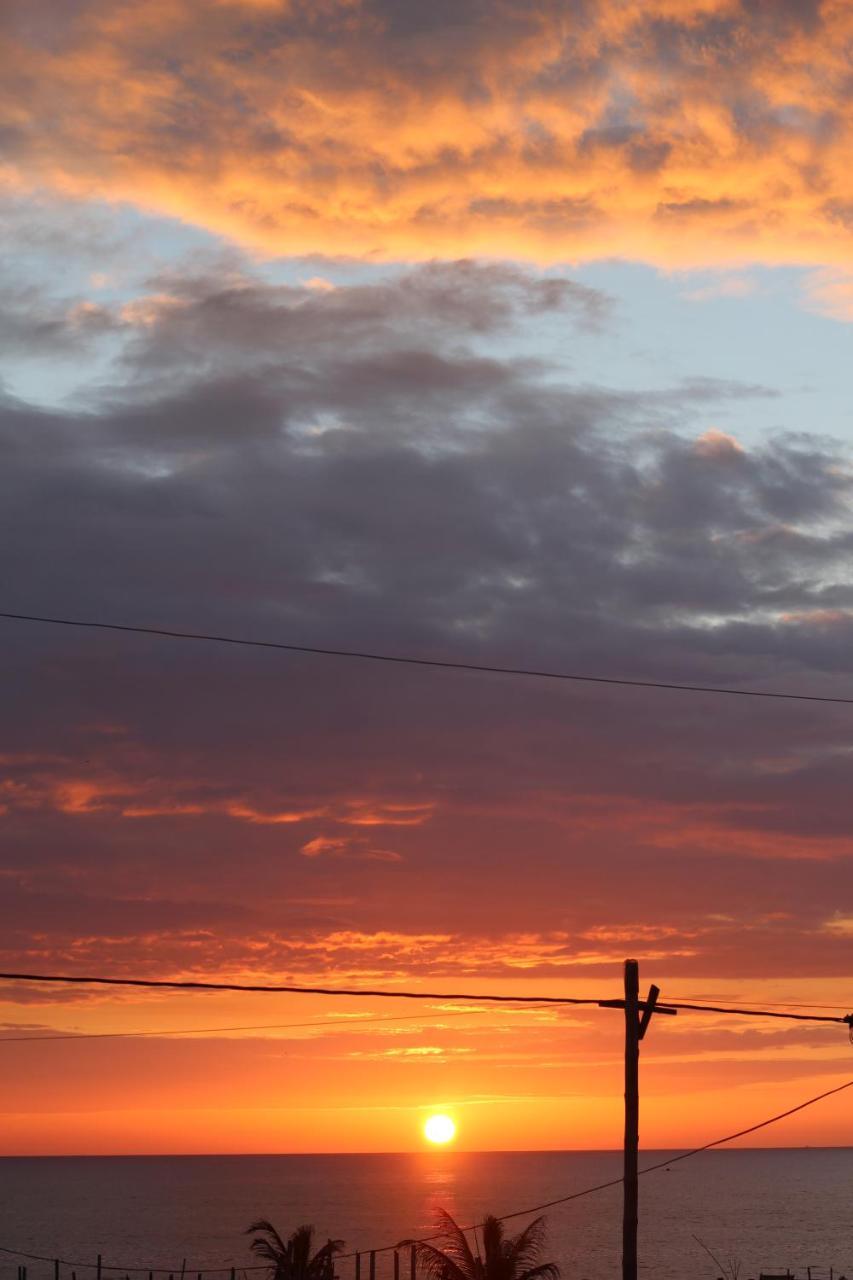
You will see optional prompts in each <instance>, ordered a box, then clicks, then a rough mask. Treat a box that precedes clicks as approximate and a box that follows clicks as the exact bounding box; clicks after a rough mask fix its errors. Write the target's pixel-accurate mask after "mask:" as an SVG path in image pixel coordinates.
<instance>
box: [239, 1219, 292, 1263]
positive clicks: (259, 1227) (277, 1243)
mask: <svg viewBox="0 0 853 1280" xmlns="http://www.w3.org/2000/svg"><path fill="white" fill-rule="evenodd" d="M257 1231H262V1232H263V1233H264V1234H265V1235H268V1236H269V1237H270V1240H271V1241H272V1243H270V1242H269V1241H266V1240H253V1241H252V1244H251V1249H252V1251H253V1252H254V1253H258V1254H260V1253H261V1250H260V1249H258V1248H256V1245H259V1244H262V1245H266V1247H267V1248H268V1249H269V1250H270V1251H271V1252H272V1251H273V1250H274V1251H275V1252H276V1253H278V1254H282V1255H283V1254H286V1253H287V1245H286V1244H285V1243H284V1241H283V1240H282V1238H281V1236H280V1235H279V1234H278V1232H277V1231H276V1229H275V1227H274V1226H273V1224H272V1223H271V1222H268V1221H267V1219H266V1218H258V1220H257V1222H253V1223H252V1225H251V1226H249V1227H247V1228H246V1231H245V1234H246V1235H247V1236H250V1235H252V1234H253V1233H254V1232H257ZM262 1256H264V1257H267V1256H271V1254H270V1255H267V1254H263V1255H262Z"/></svg>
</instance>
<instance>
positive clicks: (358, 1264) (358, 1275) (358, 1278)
mask: <svg viewBox="0 0 853 1280" xmlns="http://www.w3.org/2000/svg"><path fill="white" fill-rule="evenodd" d="M355 1280H361V1254H360V1253H357V1254H356V1255H355Z"/></svg>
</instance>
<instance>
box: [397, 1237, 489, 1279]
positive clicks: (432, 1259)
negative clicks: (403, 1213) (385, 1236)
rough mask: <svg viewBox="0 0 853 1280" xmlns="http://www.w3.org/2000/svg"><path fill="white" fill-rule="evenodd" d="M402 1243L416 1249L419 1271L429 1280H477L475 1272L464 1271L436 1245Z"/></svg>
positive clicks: (412, 1242) (420, 1242)
mask: <svg viewBox="0 0 853 1280" xmlns="http://www.w3.org/2000/svg"><path fill="white" fill-rule="evenodd" d="M402 1243H403V1244H411V1245H412V1246H413V1247H414V1250H415V1260H416V1262H417V1265H418V1270H419V1271H420V1272H421V1274H422V1275H425V1276H427V1277H428V1280H475V1273H474V1272H473V1271H465V1270H463V1268H462V1267H460V1265H459V1263H458V1262H457V1261H456V1260H455V1259H454V1258H453V1257H451V1255H450V1254H449V1253H445V1252H444V1250H442V1249H437V1248H436V1247H435V1245H432V1244H426V1243H425V1242H424V1241H422V1240H411V1241H407V1240H404V1241H403V1242H402Z"/></svg>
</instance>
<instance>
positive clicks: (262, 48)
mask: <svg viewBox="0 0 853 1280" xmlns="http://www.w3.org/2000/svg"><path fill="white" fill-rule="evenodd" d="M0 21H1V22H2V35H0V39H2V46H0V48H2V56H3V64H4V67H5V68H6V69H7V70H6V74H5V75H4V79H3V86H2V90H0V93H1V94H2V98H0V110H2V112H3V140H4V151H5V156H6V159H5V169H4V176H5V180H6V182H7V183H8V184H9V186H10V187H11V188H12V189H15V188H18V189H20V188H29V187H32V186H33V185H39V184H40V185H43V186H45V187H47V188H48V189H51V190H53V191H55V192H58V193H60V194H62V195H68V196H75V195H76V196H83V197H87V196H90V195H93V194H94V195H97V196H98V197H99V198H104V197H106V198H108V199H112V200H119V201H130V202H132V203H133V204H135V205H138V206H141V207H143V208H146V209H150V210H157V211H159V212H164V213H168V214H172V215H176V216H178V217H181V218H184V219H187V220H189V221H190V222H193V223H198V224H200V225H202V226H204V227H207V228H210V229H212V230H214V231H216V232H218V233H223V234H225V235H227V236H231V237H234V238H235V239H237V240H239V241H241V242H242V243H244V244H246V245H251V246H254V247H255V248H257V249H259V250H261V251H263V252H267V253H272V254H294V253H313V252H320V253H326V254H344V255H347V254H355V255H365V254H366V255H374V256H378V257H380V258H386V259H389V258H390V259H393V258H413V257H414V258H423V257H431V256H433V255H436V254H437V255H439V256H446V257H447V256H451V257H452V256H459V255H469V254H477V253H487V254H489V255H503V256H511V257H514V258H532V259H537V260H540V261H545V260H551V261H552V260H579V259H584V258H590V257H602V256H604V257H619V256H627V257H631V258H643V259H646V260H648V261H652V262H656V263H661V264H664V265H695V264H697V263H699V264H706V263H724V262H725V263H727V262H733V261H739V260H760V261H764V262H769V263H776V262H806V263H819V264H828V265H835V266H838V265H842V266H843V265H849V263H850V259H851V245H852V244H853V241H851V226H853V186H852V185H851V182H853V180H852V179H851V177H850V165H849V152H850V146H851V130H853V123H851V111H850V82H849V63H848V53H849V48H850V41H851V37H853V15H851V11H850V6H849V5H848V4H846V3H844V0H823V2H820V0H791V2H788V0H783V2H780V0H678V2H677V3H673V0H651V3H638V2H636V0H620V2H617V0H604V2H601V3H595V4H592V3H587V2H586V0H536V2H535V3H530V4H525V5H519V4H517V3H514V2H513V3H511V2H510V0H498V2H495V0H488V3H486V2H485V0H462V2H461V3H453V4H446V3H431V4H429V5H428V6H425V5H424V4H422V3H420V2H419V0H390V2H389V0H324V2H323V3H322V4H317V3H314V2H313V0H312V2H311V3H302V2H301V0H218V2H217V3H215V4H211V5H208V6H206V9H205V20H204V22H199V20H198V9H197V6H195V5H193V4H191V3H190V2H189V0H156V2H155V3H152V2H151V0H144V2H143V0H118V2H117V0H75V2H74V3H71V2H70V0H66V2H64V3H61V4H57V3H54V2H53V0H12V2H11V3H9V4H7V5H5V6H4V12H3V17H2V20H0Z"/></svg>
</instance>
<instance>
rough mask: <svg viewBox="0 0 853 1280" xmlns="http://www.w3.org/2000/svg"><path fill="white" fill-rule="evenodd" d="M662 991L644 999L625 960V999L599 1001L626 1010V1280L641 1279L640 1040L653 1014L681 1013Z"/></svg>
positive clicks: (635, 970)
mask: <svg viewBox="0 0 853 1280" xmlns="http://www.w3.org/2000/svg"><path fill="white" fill-rule="evenodd" d="M659 995H660V990H659V988H658V987H655V986H651V987H649V994H648V996H647V997H646V999H645V1000H641V999H640V966H639V965H638V964H637V961H636V960H626V961H625V999H624V1000H599V1002H598V1003H599V1005H600V1006H601V1008H603V1009H624V1010H625V1146H624V1170H623V1175H622V1177H623V1187H624V1205H623V1210H622V1280H637V1216H638V1215H637V1157H638V1154H639V1146H640V1041H641V1040H642V1038H643V1036H644V1035H645V1034H646V1031H647V1030H648V1027H649V1023H650V1022H651V1020H652V1014H653V1013H668V1014H671V1015H673V1016H675V1014H676V1013H677V1012H678V1010H677V1009H672V1008H670V1007H669V1006H668V1005H663V1004H658V996H659Z"/></svg>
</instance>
